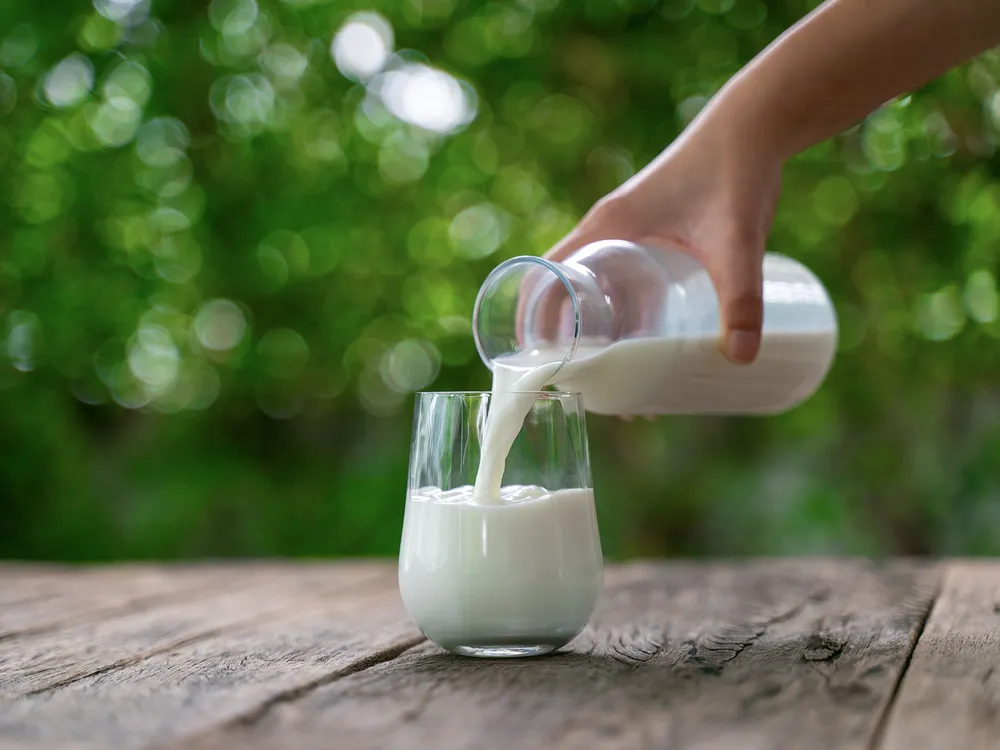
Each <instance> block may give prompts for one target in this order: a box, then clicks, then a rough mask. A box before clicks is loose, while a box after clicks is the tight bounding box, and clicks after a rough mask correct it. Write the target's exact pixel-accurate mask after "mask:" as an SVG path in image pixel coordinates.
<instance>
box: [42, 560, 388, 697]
mask: <svg viewBox="0 0 1000 750" xmlns="http://www.w3.org/2000/svg"><path fill="white" fill-rule="evenodd" d="M370 583H371V581H370V580H369V579H362V580H360V581H356V582H353V583H350V584H348V585H347V586H344V585H343V584H342V583H338V584H337V585H336V586H334V587H332V588H329V589H325V590H321V592H322V593H325V594H335V593H336V594H344V593H348V592H351V591H353V590H355V589H360V590H364V589H365V588H366V587H367V586H368V585H369V584H370ZM215 593H217V592H215ZM317 593H320V592H317V591H308V592H302V593H301V594H300V597H299V598H302V599H303V600H304V601H309V600H311V599H312V598H313V597H314V596H315V595H316V594H317ZM286 611H288V602H284V603H282V607H281V609H275V610H268V611H265V612H263V613H260V612H258V613H256V614H254V615H252V616H250V617H246V618H243V619H237V620H233V621H231V622H227V623H225V624H222V625H219V626H217V627H214V628H209V629H206V630H201V631H199V632H197V633H192V634H190V635H187V636H184V637H182V638H177V639H175V640H172V641H168V642H166V643H163V644H160V645H159V646H157V647H155V648H152V649H148V650H146V651H143V652H141V653H138V654H134V655H132V656H130V657H126V658H123V659H118V660H116V661H113V662H111V663H109V664H103V665H101V666H99V667H95V668H93V669H90V670H86V671H81V672H77V673H75V674H72V675H69V676H67V677H64V678H62V679H60V680H56V681H55V682H50V683H47V684H45V685H42V686H40V687H37V688H32V689H31V690H27V691H25V692H24V693H23V695H25V696H27V697H31V696H37V695H43V694H46V693H51V692H53V691H55V690H59V689H61V688H65V687H68V686H70V685H73V684H75V683H77V682H80V681H82V680H86V679H90V678H92V677H97V676H100V675H103V674H107V673H109V672H113V671H116V670H119V669H127V668H128V667H131V666H134V665H136V664H140V663H142V662H143V661H146V660H147V659H150V658H152V657H154V656H159V655H160V654H164V653H166V652H168V651H173V650H175V649H178V648H183V647H185V646H190V645H193V644H195V643H199V642H201V641H204V640H207V639H210V638H214V637H217V636H219V635H222V634H224V633H229V632H233V631H237V632H238V631H240V630H245V629H246V628H251V627H254V626H256V625H259V624H260V623H262V622H267V621H269V620H274V619H277V620H278V621H281V620H285V619H289V618H292V619H294V618H295V617H296V615H295V614H293V613H289V614H288V615H287V616H282V613H283V612H286Z"/></svg>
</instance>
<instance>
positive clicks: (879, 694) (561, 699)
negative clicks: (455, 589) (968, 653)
mask: <svg viewBox="0 0 1000 750" xmlns="http://www.w3.org/2000/svg"><path fill="white" fill-rule="evenodd" d="M936 585H937V572H936V570H934V569H932V568H929V567H922V566H919V565H914V564H905V563H900V564H887V565H872V564H865V563H860V562H850V561H837V562H824V561H801V560H799V561H787V562H756V563H736V564H730V565H724V564H706V565H696V564H670V565H652V564H649V565H643V564H639V565H631V566H626V567H623V568H619V569H617V570H614V571H612V572H611V574H610V575H609V577H608V586H607V594H606V597H605V599H604V601H603V603H602V605H601V607H600V610H599V612H598V613H597V614H596V616H595V618H594V620H593V622H592V624H591V626H590V627H589V628H588V630H587V631H586V632H585V633H584V634H583V635H582V636H581V637H580V638H579V639H577V640H576V641H575V642H574V643H573V644H571V647H570V648H569V650H568V651H567V652H565V653H562V654H560V655H557V656H554V657H551V658H546V659H539V660H534V661H512V662H480V661H472V660H467V659H460V658H457V657H454V656H451V655H449V654H446V653H444V652H442V651H440V650H439V649H437V648H436V647H435V646H433V645H431V644H424V645H422V646H419V647H417V648H415V649H411V650H408V651H406V652H404V653H402V654H401V655H400V656H399V657H398V658H395V659H393V660H391V661H386V662H383V663H380V664H376V665H374V666H372V667H370V668H368V669H365V670H363V671H359V672H355V673H353V674H350V675H346V676H344V677H342V678H341V679H337V680H334V681H332V682H330V683H329V684H326V685H324V686H321V687H318V688H317V689H315V690H313V691H311V692H309V693H308V694H305V695H302V696H300V697H299V698H298V699H297V700H294V701H276V702H273V703H272V704H270V705H269V706H267V707H265V710H262V711H259V712H257V713H255V714H252V715H249V716H244V717H242V718H241V719H239V720H236V721H232V722H230V723H229V724H228V725H226V726H222V727H219V728H216V729H213V730H210V731H208V732H206V733H204V734H203V735H202V736H200V737H198V738H195V739H193V740H185V741H184V742H181V743H176V744H169V743H168V744H167V745H166V746H167V747H170V748H176V749H177V750H180V748H182V747H183V748H184V749H185V750H196V749H197V750H230V749H231V748H248V749H262V748H289V747H294V748H297V749H299V750H307V749H309V748H317V749H319V748H322V750H329V748H330V747H331V746H336V747H345V748H348V747H349V748H358V749H364V748H429V747H434V748H494V747H495V748H503V750H512V749H514V748H538V747H546V748H576V747H588V748H605V747H606V748H662V747H670V748H697V749H698V750H704V749H708V748H740V749H741V750H742V749H747V750H756V749H758V748H794V747H822V748H845V749H846V748H851V749H855V748H856V749H858V750H861V749H862V748H867V747H868V745H869V742H870V740H871V738H872V737H873V735H874V733H875V731H876V729H877V727H878V726H879V725H880V721H881V719H882V716H883V712H884V711H885V710H886V707H887V706H888V704H889V701H890V699H891V697H892V696H893V694H894V692H895V689H896V685H897V680H898V678H899V676H900V673H901V670H902V669H903V667H904V665H905V663H906V662H907V659H908V657H909V655H910V653H911V649H912V646H913V644H914V642H915V640H916V637H917V634H918V630H919V628H920V626H921V624H922V622H923V620H924V619H925V616H926V613H927V610H928V609H929V607H930V604H931V601H932V597H933V593H934V591H935V588H936ZM332 738H335V742H334V744H333V745H331V739H332Z"/></svg>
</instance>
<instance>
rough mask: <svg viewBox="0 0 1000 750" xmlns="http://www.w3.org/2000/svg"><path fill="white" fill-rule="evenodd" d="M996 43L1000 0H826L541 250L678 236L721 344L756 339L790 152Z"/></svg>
mask: <svg viewBox="0 0 1000 750" xmlns="http://www.w3.org/2000/svg"><path fill="white" fill-rule="evenodd" d="M997 44H1000V0H827V2H825V3H823V4H822V5H820V6H819V7H818V8H817V9H816V10H815V11H813V12H812V13H810V14H809V15H808V16H806V17H805V18H804V19H802V20H801V21H800V22H799V23H797V24H796V25H795V26H793V27H792V28H790V29H789V30H788V31H786V32H785V33H784V34H782V35H781V36H780V37H779V38H778V39H776V40H775V41H774V42H773V43H772V44H771V45H770V46H769V47H767V49H765V50H764V51H763V52H761V53H760V54H759V55H758V56H757V57H756V58H754V59H753V60H752V61H751V62H750V63H748V64H747V65H746V66H745V67H744V68H743V69H742V70H741V71H740V72H739V73H737V74H736V75H735V76H733V78H731V79H730V80H729V81H728V82H727V83H726V85H725V86H724V87H723V88H722V89H721V90H720V91H719V92H718V93H717V94H716V95H715V97H713V99H712V100H711V101H710V102H709V103H708V104H707V105H706V106H705V108H704V109H703V110H702V111H701V112H700V113H699V115H698V117H696V118H695V119H694V121H692V122H691V124H690V125H689V126H688V127H687V128H686V129H685V131H684V132H683V133H682V134H681V135H680V136H679V137H678V138H677V139H676V140H675V141H674V142H673V143H671V144H670V146H669V147H667V149H666V150H664V151H663V152H662V153H661V154H660V155H659V156H658V157H657V158H656V159H654V160H653V161H652V162H650V164H648V165H647V166H646V167H645V168H644V169H643V170H642V171H640V172H639V173H638V174H636V175H635V176H634V177H632V178H631V179H629V180H628V181H627V182H625V183H624V184H623V185H621V186H620V187H619V188H617V189H616V190H614V191H613V192H611V193H610V194H609V195H607V196H605V197H604V198H602V199H601V200H600V201H598V202H597V203H596V204H595V205H594V207H593V208H592V209H591V210H590V211H589V212H588V213H587V214H586V216H584V218H583V219H582V220H581V221H580V222H579V224H577V226H576V227H575V228H574V229H573V230H572V231H571V232H570V233H569V234H568V235H567V236H566V237H565V238H563V239H562V240H561V241H560V242H559V243H558V244H556V245H555V246H554V247H553V248H552V249H551V250H550V251H549V252H548V253H547V254H546V257H548V258H550V259H552V260H561V259H563V258H566V257H567V256H568V255H570V254H571V253H572V252H573V251H574V250H576V249H578V248H580V247H582V246H583V245H586V244H588V243H590V242H594V241H597V240H603V239H624V240H631V241H633V242H637V243H641V244H645V245H650V246H653V247H656V246H669V247H675V248H679V249H681V250H683V251H685V252H687V253H689V254H691V255H692V256H694V257H695V258H697V259H698V260H699V261H700V262H701V263H702V264H703V265H704V266H705V267H706V268H707V270H708V272H709V275H710V276H711V278H712V281H713V282H714V284H715V286H716V289H717V291H718V294H719V300H720V312H721V317H722V321H723V330H722V331H721V338H720V346H721V348H722V351H723V353H724V354H725V355H726V356H727V357H728V358H729V359H730V360H732V361H733V362H736V363H739V364H746V363H749V362H752V361H753V360H754V359H755V358H756V356H757V352H758V350H759V349H760V337H761V322H762V317H763V302H762V281H761V267H762V262H763V257H764V251H765V246H766V242H767V236H768V233H769V232H770V229H771V224H772V222H773V220H774V213H775V209H776V207H777V203H778V197H779V193H780V190H781V170H782V166H783V165H784V163H785V162H786V161H787V160H788V159H789V158H790V157H792V156H794V155H795V154H797V153H798V152H800V151H802V150H804V149H806V148H808V147H809V146H812V145H813V144H815V143H818V142H820V141H823V140H825V139H827V138H830V137H831V136H834V135H836V134H837V133H839V132H840V131H842V130H844V129H845V128H848V127H850V126H851V125H853V124H855V123H857V122H858V121H859V120H861V119H863V118H864V117H865V116H866V115H867V114H868V113H869V112H871V111H872V110H874V109H876V108H878V107H879V106H881V105H882V104H883V103H885V102H886V101H888V100H890V99H892V98H893V97H895V96H898V95H899V94H901V93H904V92H907V91H910V90H912V89H914V88H917V87H919V86H921V85H923V84H925V83H927V82H928V81H930V80H931V79H933V78H935V77H937V76H939V75H940V74H942V73H944V72H945V71H947V70H948V69H950V68H952V67H954V66H955V65H958V64H960V63H962V62H964V61H966V60H968V59H970V58H972V57H974V56H975V55H977V54H978V53H980V52H982V51H983V50H986V49H988V48H990V47H992V46H994V45H997Z"/></svg>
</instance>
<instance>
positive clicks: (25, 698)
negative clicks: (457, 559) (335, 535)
mask: <svg viewBox="0 0 1000 750" xmlns="http://www.w3.org/2000/svg"><path fill="white" fill-rule="evenodd" d="M265 572H266V571H262V570H255V571H253V574H252V575H251V576H249V577H251V578H254V579H258V580H260V579H264V580H266V582H265V583H262V584H261V585H259V586H257V587H256V588H253V587H251V586H250V584H249V583H248V582H247V581H244V585H245V586H246V590H245V591H244V592H243V593H242V594H233V595H231V596H228V597H227V596H218V597H213V598H211V599H200V600H197V601H195V602H191V603H189V604H188V605H187V607H188V609H185V607H178V606H175V605H171V606H166V607H164V608H161V609H160V610H159V611H158V612H156V613H149V614H148V616H152V617H153V618H155V619H157V620H159V621H160V622H161V623H168V626H166V627H165V626H163V625H162V624H161V626H160V627H159V628H158V629H157V630H155V631H153V638H152V639H148V636H149V635H150V631H149V630H147V628H148V627H149V626H150V620H149V619H148V616H147V615H143V616H142V617H140V618H138V619H136V618H130V617H125V618H119V619H118V621H117V623H115V624H114V626H113V627H111V625H110V624H109V628H110V629H106V630H102V631H98V632H97V633H95V634H93V636H94V641H93V645H95V646H96V647H97V649H98V651H99V652H100V653H101V654H103V658H104V659H105V660H106V659H108V658H109V657H110V658H114V657H116V656H119V655H120V654H122V653H123V652H124V651H125V650H126V649H128V648H133V650H132V651H129V652H128V653H129V654H130V656H129V657H128V658H119V659H117V660H116V661H114V662H113V663H111V664H110V665H109V666H108V667H106V668H103V669H96V670H95V669H93V667H92V666H88V667H87V668H86V669H83V668H81V660H84V661H85V662H86V663H87V664H88V665H90V664H92V661H91V660H90V659H89V656H88V655H86V654H81V653H80V652H79V651H78V650H76V649H73V650H72V651H71V652H72V653H75V654H76V656H75V659H76V661H75V662H73V663H67V662H66V661H65V655H64V656H61V657H60V664H64V665H65V666H64V667H63V668H65V669H68V670H71V671H70V673H71V674H73V675H75V679H73V680H71V681H63V682H62V683H60V684H55V685H51V684H50V685H49V686H48V688H47V689H45V690H42V691H39V690H37V689H36V690H33V691H31V693H30V694H28V695H22V696H20V697H17V698H16V699H13V698H11V699H8V700H6V701H5V700H4V699H2V698H0V748H3V744H2V742H3V741H4V740H6V741H8V742H10V743H12V744H11V746H12V747H18V748H24V749H32V748H46V749H51V750H68V749H69V748H74V750H91V748H94V750H96V749H97V748H111V747H113V748H116V750H118V749H121V750H128V749H129V748H147V747H151V746H154V745H157V744H160V743H164V742H169V741H171V740H172V739H175V738H184V737H186V736H189V735H194V734H197V733H199V732H203V731H205V730H207V729H210V728H211V727H213V726H217V725H219V724H220V723H222V724H225V723H227V722H228V723H232V722H237V723H239V722H252V721H253V720H254V719H255V717H257V716H258V715H262V714H264V713H267V711H268V710H269V709H270V707H271V706H273V705H276V704H278V703H282V702H287V701H293V700H294V699H295V698H296V697H297V696H299V695H300V694H303V693H305V692H308V691H310V690H312V689H315V688H316V687H317V686H320V685H323V684H325V683H327V682H329V681H331V680H334V679H337V678H338V677H340V676H343V675H346V674H350V673H352V672H354V671H357V670H360V669H364V668H366V667H368V666H370V665H372V664H375V663H378V662H380V661H383V660H385V659H391V658H393V657H394V656H395V655H397V654H399V653H400V652H402V651H404V650H405V649H407V648H409V647H411V646H413V645H415V644H417V643H420V642H421V641H422V640H423V637H422V636H421V635H420V634H419V633H418V632H417V631H416V629H415V628H414V627H413V626H412V625H411V624H410V623H409V622H408V621H407V619H406V617H405V614H404V612H403V611H402V607H401V605H400V603H399V599H398V593H397V591H396V581H395V572H394V570H393V569H391V568H389V567H388V566H383V565H377V566H373V565H364V566H358V565H353V566H322V567H314V568H312V569H311V570H308V569H303V568H299V567H295V566H285V567H284V568H279V569H276V570H271V571H270V574H269V575H265ZM185 612H187V615H190V614H191V613H195V614H198V617H199V621H198V626H197V627H196V628H194V629H182V630H180V631H178V630H177V629H176V626H177V624H181V625H183V627H184V628H190V627H192V626H191V623H189V622H188V620H187V619H186V618H187V615H186V614H185ZM143 623H145V624H143ZM192 633H193V634H194V636H195V637H192V635H191V634H192ZM129 634H131V635H129ZM63 635H65V634H63ZM185 635H186V638H185ZM179 637H180V638H182V639H183V640H182V641H180V642H178V638H179ZM143 638H147V640H146V641H145V642H144V641H143V640H142V639H143ZM109 639H111V640H109ZM116 641H118V642H119V643H120V645H119V646H117V647H116V646H115V642H116ZM143 643H144V645H142V651H141V652H140V653H135V651H134V646H138V645H141V644H143ZM23 661H27V658H25V659H24V660H23ZM21 679H22V681H23V679H25V678H24V675H23V674H22V675H21ZM31 684H34V683H31ZM179 744H180V745H183V744H185V743H184V742H183V741H180V742H179Z"/></svg>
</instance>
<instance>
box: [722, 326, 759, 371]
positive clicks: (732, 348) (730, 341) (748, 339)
mask: <svg viewBox="0 0 1000 750" xmlns="http://www.w3.org/2000/svg"><path fill="white" fill-rule="evenodd" d="M758 349H760V334H759V333H756V332H755V331H730V332H729V333H728V334H727V336H726V356H727V357H729V359H731V360H732V361H733V362H735V363H736V364H738V365H747V364H750V363H751V362H753V360H754V357H756V356H757V350H758Z"/></svg>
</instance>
